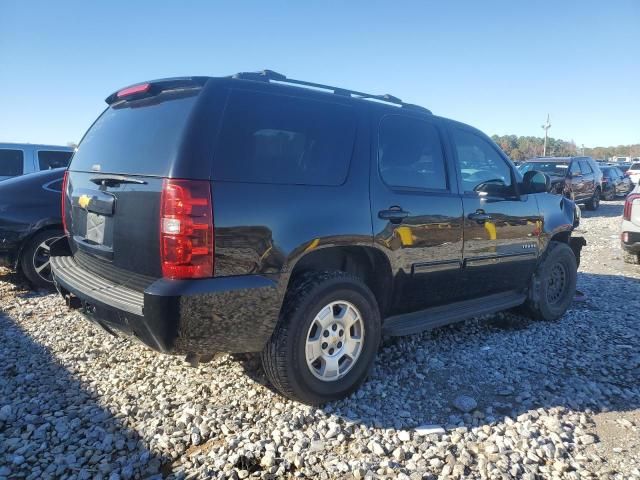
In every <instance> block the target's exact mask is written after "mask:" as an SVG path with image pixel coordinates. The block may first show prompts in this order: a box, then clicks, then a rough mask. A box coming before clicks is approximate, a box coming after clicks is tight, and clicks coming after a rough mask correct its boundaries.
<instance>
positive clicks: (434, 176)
mask: <svg viewBox="0 0 640 480" xmlns="http://www.w3.org/2000/svg"><path fill="white" fill-rule="evenodd" d="M378 164H379V168H380V176H381V177H382V180H383V181H384V182H385V183H386V184H387V185H389V186H391V187H409V188H422V189H429V190H446V189H447V176H446V173H445V164H444V157H443V155H442V145H441V144H440V136H439V135H438V130H437V129H436V127H435V126H434V125H433V124H431V123H429V122H426V121H424V120H420V119H417V118H410V117H404V116H401V115H389V116H386V117H384V118H383V119H382V121H381V122H380V131H379V135H378Z"/></svg>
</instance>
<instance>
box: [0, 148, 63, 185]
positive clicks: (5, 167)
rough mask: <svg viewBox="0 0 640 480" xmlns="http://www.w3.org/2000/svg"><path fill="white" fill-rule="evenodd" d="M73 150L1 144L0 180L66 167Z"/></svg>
mask: <svg viewBox="0 0 640 480" xmlns="http://www.w3.org/2000/svg"><path fill="white" fill-rule="evenodd" d="M72 155H73V148H71V147H61V146H56V145H34V144H31V143H0V180H6V179H7V178H11V177H17V176H18V175H24V174H26V173H32V172H39V171H41V170H50V169H52V168H60V167H66V166H68V165H69V160H71V156H72Z"/></svg>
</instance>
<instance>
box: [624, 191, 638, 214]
mask: <svg viewBox="0 0 640 480" xmlns="http://www.w3.org/2000/svg"><path fill="white" fill-rule="evenodd" d="M635 200H638V204H637V205H636V207H637V208H640V193H632V194H631V195H629V196H627V199H626V200H625V202H624V211H623V213H622V218H624V219H625V220H629V221H630V220H631V210H632V209H633V202H634V201H635Z"/></svg>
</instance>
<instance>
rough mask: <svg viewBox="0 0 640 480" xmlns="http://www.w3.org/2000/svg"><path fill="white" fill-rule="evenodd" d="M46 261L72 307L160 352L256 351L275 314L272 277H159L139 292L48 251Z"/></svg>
mask: <svg viewBox="0 0 640 480" xmlns="http://www.w3.org/2000/svg"><path fill="white" fill-rule="evenodd" d="M51 266H52V271H53V277H54V282H55V284H56V287H57V288H58V290H59V292H60V293H61V294H62V295H63V296H65V298H66V299H67V303H68V304H69V305H70V306H71V307H73V308H78V309H79V310H80V312H81V313H82V314H83V315H84V316H85V317H86V318H88V319H89V320H91V321H93V322H95V323H98V324H99V325H101V326H102V327H104V328H105V329H107V330H108V331H110V332H111V333H115V332H121V333H124V334H126V335H129V336H133V337H135V338H137V339H138V340H140V341H141V342H142V343H144V344H146V345H147V346H149V347H151V348H153V349H155V350H158V351H161V352H164V353H174V354H200V355H207V354H211V353H215V352H230V353H239V352H257V351H260V350H262V348H263V346H264V344H265V343H266V341H267V340H268V339H269V337H270V336H271V333H272V332H273V329H274V328H275V325H276V322H277V320H278V315H279V311H280V304H281V295H280V292H279V289H278V281H277V280H278V278H277V276H275V277H274V276H263V275H243V276H236V277H216V278H208V279H198V280H168V279H159V280H157V281H155V282H154V283H152V284H151V285H149V286H148V287H147V288H146V289H145V290H144V291H143V292H141V291H136V290H132V289H130V288H127V287H126V286H122V285H116V284H113V283H111V282H109V281H108V280H106V279H104V278H100V277H97V276H96V275H95V274H94V273H92V272H89V271H87V270H85V269H84V268H83V267H81V266H80V265H78V264H77V263H76V262H75V260H74V258H73V257H72V256H70V255H69V256H52V257H51Z"/></svg>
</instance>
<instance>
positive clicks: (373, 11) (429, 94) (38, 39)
mask: <svg viewBox="0 0 640 480" xmlns="http://www.w3.org/2000/svg"><path fill="white" fill-rule="evenodd" d="M265 68H269V69H271V70H275V71H277V72H280V73H283V74H285V75H287V76H288V77H291V78H297V79H303V80H309V81H314V82H319V83H323V84H328V85H335V86H341V87H345V88H351V89H354V90H359V91H365V92H369V93H380V94H382V93H390V94H392V95H395V96H397V97H400V98H402V99H403V100H404V101H406V102H410V103H417V104H420V105H422V106H425V107H427V108H429V109H431V110H432V111H433V112H434V113H435V114H437V115H440V116H444V117H448V118H453V119H455V120H459V121H462V122H465V123H468V124H471V125H473V126H475V127H477V128H479V129H481V130H483V131H484V132H485V133H487V134H489V135H492V134H498V135H503V134H516V135H534V136H542V135H543V133H544V132H543V130H542V128H541V125H542V124H543V123H544V121H545V120H546V117H547V114H550V116H551V125H552V127H551V128H550V130H549V135H550V136H552V137H555V138H562V139H565V140H574V141H575V142H576V144H577V145H578V146H580V145H582V144H584V145H585V146H586V147H595V146H610V145H619V144H631V143H640V0H609V1H602V0H595V1H594V0H585V1H573V0H567V1H562V2H557V1H552V0H537V1H528V2H522V1H515V0H513V1H511V0H510V1H506V0H505V1H502V0H501V1H498V0H496V1H492V0H486V1H475V0H469V1H456V0H452V1H447V2H445V1H433V2H432V1H393V2H392V1H386V2H382V1H376V0H370V1H326V2H319V1H315V2H311V1H296V2H294V1H280V0H268V1H263V2H257V1H255V2H254V1H241V0H237V1H229V2H214V1H202V2H196V1H188V0H185V1H182V2H169V1H161V0H156V1H135V2H132V1H131V0H127V1H120V0H114V1H105V2H91V1H66V0H57V1H55V2H51V1H42V2H41V1H31V0H19V1H18V0H16V1H14V0H0V142H7V141H9V142H31V143H52V144H66V143H67V142H78V141H79V140H80V139H81V138H82V135H83V134H84V132H85V131H86V130H87V128H89V127H90V125H91V123H92V122H93V120H95V118H96V117H97V116H98V115H99V114H100V112H101V111H102V110H103V109H104V108H105V106H106V104H105V103H104V99H105V98H106V97H107V96H108V95H109V94H110V93H112V92H114V91H115V90H117V89H119V88H121V87H124V86H127V85H130V84H132V83H136V82H139V81H144V80H150V79H154V78H163V77H170V76H188V75H211V76H224V75H229V74H233V73H236V72H240V71H256V70H262V69H265Z"/></svg>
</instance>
